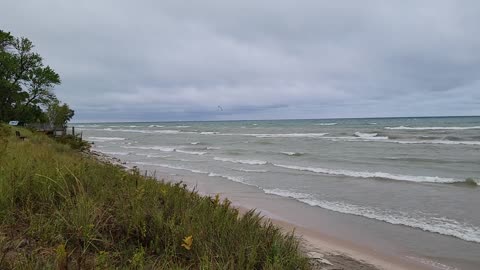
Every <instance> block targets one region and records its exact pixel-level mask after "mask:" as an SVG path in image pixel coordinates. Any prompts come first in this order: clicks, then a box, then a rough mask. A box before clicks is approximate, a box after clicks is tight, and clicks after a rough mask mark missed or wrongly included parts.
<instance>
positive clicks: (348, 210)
mask: <svg viewBox="0 0 480 270" xmlns="http://www.w3.org/2000/svg"><path fill="white" fill-rule="evenodd" d="M263 191H264V192H265V193H266V194H273V195H277V196H281V197H286V198H293V199H295V200H297V201H300V202H302V203H305V204H308V205H310V206H317V207H321V208H324V209H327V210H331V211H334V212H339V213H344V214H350V215H356V216H362V217H366V218H370V219H375V220H379V221H384V222H387V223H390V224H394V225H404V226H408V227H412V228H417V229H421V230H424V231H428V232H433V233H438V234H443V235H448V236H454V237H457V238H459V239H462V240H465V241H469V242H475V243H480V227H476V226H474V225H472V224H469V223H465V222H461V221H458V220H454V219H450V218H447V217H438V216H434V215H431V214H427V213H423V212H420V211H416V212H415V213H405V212H401V211H395V210H384V209H380V208H375V207H367V206H360V205H355V204H349V203H346V202H339V201H327V200H320V199H317V198H315V197H313V196H311V195H310V194H306V193H299V192H293V191H288V190H282V189H264V190H263Z"/></svg>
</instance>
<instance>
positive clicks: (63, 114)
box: [47, 99, 75, 127]
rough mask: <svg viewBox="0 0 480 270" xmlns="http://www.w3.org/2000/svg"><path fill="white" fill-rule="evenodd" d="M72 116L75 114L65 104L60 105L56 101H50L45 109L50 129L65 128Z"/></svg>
mask: <svg viewBox="0 0 480 270" xmlns="http://www.w3.org/2000/svg"><path fill="white" fill-rule="evenodd" d="M74 114H75V112H74V111H73V110H71V109H70V107H69V106H68V105H67V104H66V103H63V104H62V105H60V102H59V101H58V100H57V99H55V100H54V101H52V102H51V103H50V104H49V106H48V109H47V116H48V121H49V123H50V126H52V127H64V126H66V125H67V122H68V121H70V120H71V119H72V117H73V115H74Z"/></svg>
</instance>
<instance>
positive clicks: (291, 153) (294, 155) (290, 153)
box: [281, 152, 304, 157]
mask: <svg viewBox="0 0 480 270" xmlns="http://www.w3.org/2000/svg"><path fill="white" fill-rule="evenodd" d="M281 154H284V155H287V156H293V157H299V156H303V155H304V153H300V152H281Z"/></svg>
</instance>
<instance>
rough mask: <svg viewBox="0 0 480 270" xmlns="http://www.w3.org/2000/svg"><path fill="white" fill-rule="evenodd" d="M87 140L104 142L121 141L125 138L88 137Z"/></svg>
mask: <svg viewBox="0 0 480 270" xmlns="http://www.w3.org/2000/svg"><path fill="white" fill-rule="evenodd" d="M87 139H88V140H89V141H93V142H106V141H123V140H125V138H121V137H88V138H87Z"/></svg>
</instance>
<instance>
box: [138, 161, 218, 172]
mask: <svg viewBox="0 0 480 270" xmlns="http://www.w3.org/2000/svg"><path fill="white" fill-rule="evenodd" d="M130 163H132V164H138V165H147V166H155V167H163V168H168V169H174V170H183V171H189V172H193V173H199V174H209V172H205V171H201V170H195V169H190V168H186V167H180V166H173V165H169V164H163V163H151V162H140V161H136V162H130Z"/></svg>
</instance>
